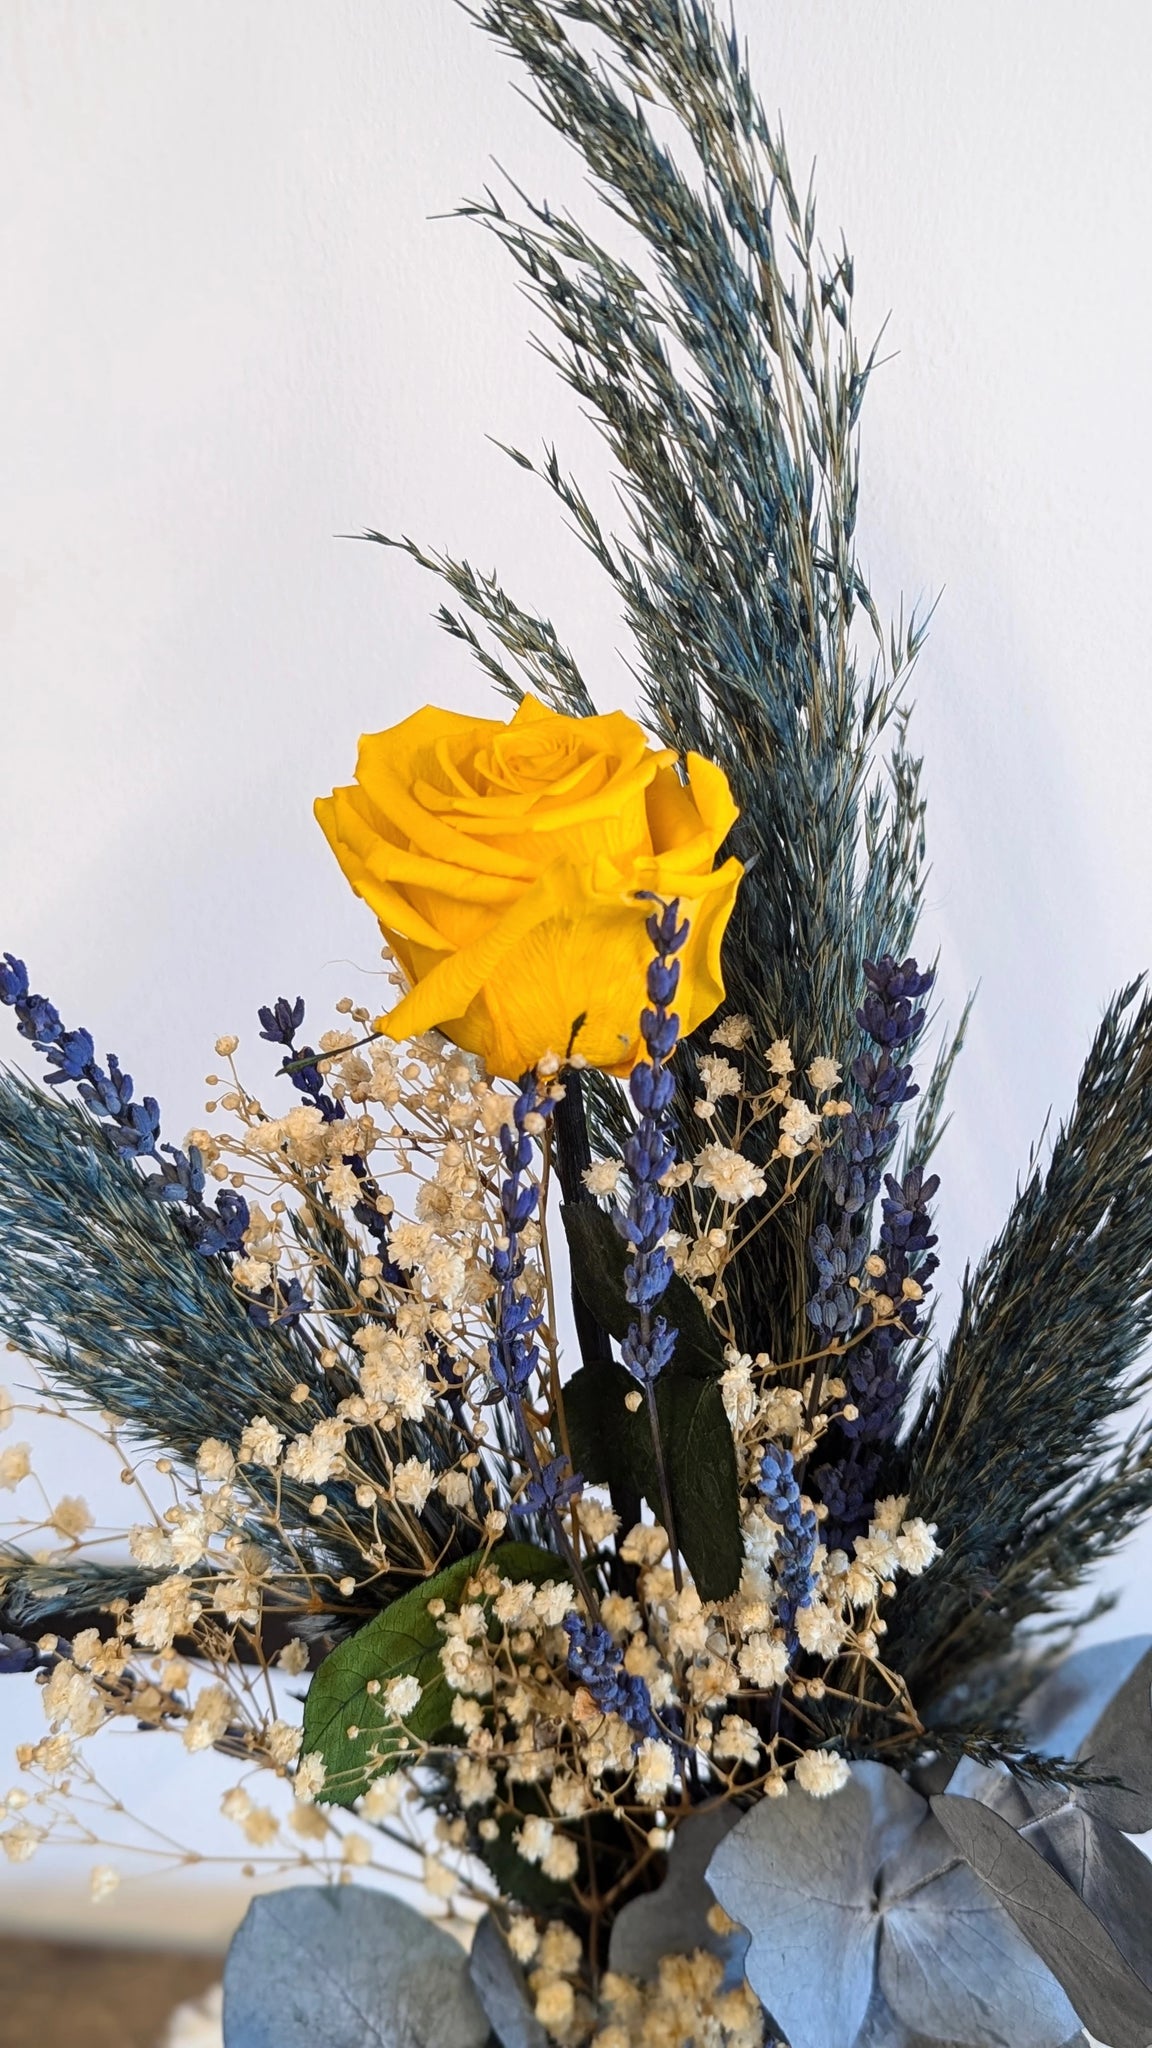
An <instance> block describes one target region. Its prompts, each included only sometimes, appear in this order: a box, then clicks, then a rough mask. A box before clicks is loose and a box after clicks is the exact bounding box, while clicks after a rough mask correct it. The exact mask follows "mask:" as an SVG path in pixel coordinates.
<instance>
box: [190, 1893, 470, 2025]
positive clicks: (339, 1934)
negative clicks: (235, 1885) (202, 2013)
mask: <svg viewBox="0 0 1152 2048" xmlns="http://www.w3.org/2000/svg"><path fill="white" fill-rule="evenodd" d="M487 2040H488V2020H487V2018H486V2016H485V2014H484V2011H483V2009H482V2007H481V2004H480V2001H479V1999H478V1998H477V1996H476V1993H475V1992H474V1990H473V1989H472V1985H471V1982H470V1980H469V1976H468V1958H467V1956H466V1955H465V1953H464V1951H463V1949H462V1948H461V1947H460V1944H459V1942H456V1941H453V1939H452V1936H451V1935H450V1934H446V1933H445V1932H444V1930H443V1928H441V1927H437V1926H436V1925H435V1924H434V1923H433V1922H432V1921H430V1920H425V1919H424V1918H423V1916H422V1915H421V1914H419V1913H415V1912H413V1910H412V1908H411V1906H405V1905H403V1904H402V1903H401V1901H400V1900H399V1899H393V1898H389V1897H388V1895H387V1893H385V1892H377V1891H368V1890H366V1889H364V1888H363V1887H361V1886H353V1885H342V1886H339V1887H335V1886H334V1887H322V1886H319V1885H297V1886H294V1887H293V1888H292V1889H290V1890H287V1891H280V1892H266V1893H264V1895H263V1896H262V1897H260V1898H258V1899H254V1900H253V1902H252V1904H251V1905H250V1906H249V1908H248V1911H247V1913H246V1914H245V1916H244V1919H243V1920H242V1921H241V1923H240V1926H239V1928H238V1930H237V1932H236V1935H235V1938H234V1939H233V1942H232V1946H231V1948H230V1949H229V1951H228V1960H227V1963H226V1964H225V1968H224V2048H484V2044H485V2043H486V2042H487Z"/></svg>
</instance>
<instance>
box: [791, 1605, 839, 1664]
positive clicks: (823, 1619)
mask: <svg viewBox="0 0 1152 2048" xmlns="http://www.w3.org/2000/svg"><path fill="white" fill-rule="evenodd" d="M845 1633H846V1631H845V1628H844V1623H843V1621H842V1620H841V1617H840V1615H839V1614H838V1613H837V1611H836V1609H835V1608H833V1607H829V1606H827V1605H826V1604H825V1602H824V1601H823V1600H813V1601H812V1602H811V1603H810V1604H809V1605H808V1606H807V1607H801V1608H798V1609H797V1613H796V1634H797V1636H798V1638H799V1641H800V1647H801V1649H802V1650H808V1651H810V1652H811V1654H812V1655H813V1656H814V1657H822V1658H823V1659H824V1662H825V1663H826V1664H830V1663H831V1661H832V1659H833V1658H834V1657H837V1656H839V1654H840V1650H841V1648H842V1646H843V1643H844V1637H845Z"/></svg>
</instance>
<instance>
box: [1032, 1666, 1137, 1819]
mask: <svg viewBox="0 0 1152 2048" xmlns="http://www.w3.org/2000/svg"><path fill="white" fill-rule="evenodd" d="M1020 1718H1021V1720H1022V1721H1023V1723H1024V1726H1025V1728H1026V1729H1027V1730H1028V1734H1029V1736H1030V1738H1031V1739H1032V1741H1033V1742H1035V1743H1036V1744H1037V1746H1038V1747H1040V1748H1042V1749H1043V1750H1044V1751H1045V1752H1046V1753H1047V1754H1048V1755H1049V1756H1066V1757H1075V1758H1077V1759H1078V1760H1080V1761H1082V1762H1084V1763H1085V1764H1087V1765H1088V1767H1089V1769H1090V1770H1091V1771H1092V1773H1093V1774H1094V1775H1095V1776H1098V1777H1101V1778H1113V1779H1115V1780H1116V1781H1117V1782H1116V1783H1115V1784H1112V1785H1081V1786H1078V1787H1077V1789H1076V1798H1077V1801H1078V1802H1079V1804H1080V1805H1081V1806H1083V1807H1084V1808H1085V1809H1086V1810H1087V1811H1088V1812H1089V1813H1093V1814H1095V1815H1096V1817H1097V1819H1098V1820H1105V1821H1108V1822H1110V1824H1111V1825H1112V1826H1113V1827H1114V1828H1121V1829H1123V1831H1124V1833H1125V1834H1129V1835H1142V1834H1144V1833H1146V1832H1147V1830H1148V1829H1149V1828H1152V1636H1128V1637H1126V1638H1123V1639H1122V1640H1120V1641H1118V1642H1113V1643H1093V1644H1090V1645H1089V1646H1088V1647H1087V1648H1085V1649H1083V1650H1077V1651H1076V1652H1075V1654H1074V1655H1073V1656H1071V1657H1066V1658H1065V1659H1064V1661H1063V1663H1062V1664H1059V1665H1057V1667H1056V1669H1055V1671H1053V1672H1051V1673H1050V1674H1049V1676H1048V1677H1047V1678H1046V1679H1045V1680H1044V1682H1043V1684H1041V1685H1039V1686H1037V1688H1036V1691H1035V1692H1034V1693H1033V1694H1032V1695H1031V1697H1030V1698H1029V1699H1027V1700H1025V1702H1024V1704H1023V1706H1022V1708H1021V1711H1020Z"/></svg>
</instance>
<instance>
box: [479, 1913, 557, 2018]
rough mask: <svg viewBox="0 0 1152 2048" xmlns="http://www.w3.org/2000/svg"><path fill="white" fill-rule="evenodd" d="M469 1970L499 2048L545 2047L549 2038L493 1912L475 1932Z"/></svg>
mask: <svg viewBox="0 0 1152 2048" xmlns="http://www.w3.org/2000/svg"><path fill="white" fill-rule="evenodd" d="M469 1971H470V1974H471V1978H472V1987H473V1990H474V1991H475V1993H476V1996H477V1998H478V1999H479V2000H480V2003H481V2005H482V2006H483V2008H484V2012H485V2015H486V2016H487V2019H488V2022H489V2024H490V2026H491V2028H492V2031H493V2033H494V2035H495V2036H496V2040H497V2042H498V2043H499V2048H548V2035H547V2033H546V2032H545V2029H544V2028H543V2027H542V2026H541V2024H540V2021H539V2020H538V2019H537V2018H536V2014H535V2012H534V2010H533V2006H532V1999H531V1995H530V1993H529V1990H528V1986H527V1984H526V1983H525V1981H524V1972H523V1970H522V1969H521V1968H520V1965H519V1963H518V1962H517V1961H516V1958H515V1956H514V1955H513V1954H512V1951H511V1949H510V1948H509V1946H508V1943H507V1942H506V1941H505V1939H504V1934H503V1930H502V1928H501V1926H500V1923H499V1921H498V1920H497V1919H496V1917H495V1915H494V1914H492V1913H485V1915H484V1918H483V1919H482V1920H481V1922H480V1924H479V1926H478V1927H477V1929H476V1933H475V1935H474V1937H473V1941H472V1951H471V1955H470V1958H469Z"/></svg>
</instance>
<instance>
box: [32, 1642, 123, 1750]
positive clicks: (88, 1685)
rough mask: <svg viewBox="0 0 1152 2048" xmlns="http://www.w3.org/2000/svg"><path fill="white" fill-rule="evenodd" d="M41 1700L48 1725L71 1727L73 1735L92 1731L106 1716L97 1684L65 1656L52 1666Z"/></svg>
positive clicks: (91, 1733) (106, 1712)
mask: <svg viewBox="0 0 1152 2048" xmlns="http://www.w3.org/2000/svg"><path fill="white" fill-rule="evenodd" d="M40 1702H41V1705H42V1707H43V1709H44V1717H45V1719H46V1721H47V1722H48V1726H49V1727H50V1728H70V1729H71V1730H72V1733H73V1734H74V1735H78V1736H85V1735H94V1734H95V1732H96V1730H97V1728H99V1727H100V1726H101V1725H102V1724H103V1723H104V1722H105V1721H106V1720H107V1719H108V1707H107V1705H106V1703H105V1701H104V1698H103V1696H102V1694H101V1692H100V1689H99V1687H98V1686H95V1685H93V1683H92V1680H91V1679H90V1678H89V1677H88V1675H87V1673H86V1672H84V1671H78V1670H77V1668H76V1666H75V1664H70V1663H69V1662H68V1660H67V1658H66V1657H65V1658H61V1660H60V1662H59V1664H57V1665H55V1666H54V1667H53V1670H52V1673H51V1675H50V1677H49V1679H48V1682H47V1684H46V1685H45V1687H44V1690H43V1691H42V1693H41V1695H40Z"/></svg>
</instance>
